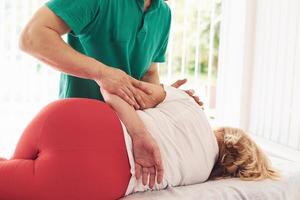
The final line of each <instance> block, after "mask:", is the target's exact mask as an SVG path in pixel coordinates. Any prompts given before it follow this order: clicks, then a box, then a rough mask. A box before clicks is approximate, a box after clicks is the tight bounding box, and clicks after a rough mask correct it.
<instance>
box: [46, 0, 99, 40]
mask: <svg viewBox="0 0 300 200" xmlns="http://www.w3.org/2000/svg"><path fill="white" fill-rule="evenodd" d="M100 2H101V0H50V1H48V2H47V3H46V6H47V7H48V8H49V9H50V10H52V11H53V12H54V13H55V14H56V15H57V16H58V17H60V18H61V19H62V20H63V21H64V22H65V23H66V24H67V25H68V26H69V28H70V29H71V30H72V32H73V33H75V35H80V34H82V33H83V32H84V30H85V28H87V26H88V25H89V24H90V23H91V22H92V21H93V19H95V17H96V16H97V14H98V12H99V9H100Z"/></svg>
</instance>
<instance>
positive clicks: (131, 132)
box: [128, 128, 148, 139]
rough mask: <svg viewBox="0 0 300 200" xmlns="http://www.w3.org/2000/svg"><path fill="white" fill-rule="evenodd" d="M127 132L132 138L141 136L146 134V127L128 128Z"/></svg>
mask: <svg viewBox="0 0 300 200" xmlns="http://www.w3.org/2000/svg"><path fill="white" fill-rule="evenodd" d="M128 133H129V135H130V137H131V138H132V139H138V138H143V137H144V136H145V135H146V134H148V132H147V130H146V128H140V129H138V128H135V129H131V130H130V129H128Z"/></svg>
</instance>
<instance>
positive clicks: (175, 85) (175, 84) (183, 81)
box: [171, 78, 187, 88]
mask: <svg viewBox="0 0 300 200" xmlns="http://www.w3.org/2000/svg"><path fill="white" fill-rule="evenodd" d="M186 82H187V79H186V78H185V79H181V80H178V81H176V82H175V83H173V84H172V85H171V86H172V87H175V88H179V87H180V86H182V85H183V84H185V83H186Z"/></svg>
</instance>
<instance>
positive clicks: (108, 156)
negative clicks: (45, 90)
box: [0, 83, 218, 200]
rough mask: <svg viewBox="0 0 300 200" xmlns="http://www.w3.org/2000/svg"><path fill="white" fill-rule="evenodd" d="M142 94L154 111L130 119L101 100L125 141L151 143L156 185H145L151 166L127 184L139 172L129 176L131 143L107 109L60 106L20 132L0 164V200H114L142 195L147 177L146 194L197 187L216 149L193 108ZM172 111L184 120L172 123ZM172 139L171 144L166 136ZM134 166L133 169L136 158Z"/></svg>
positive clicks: (159, 91) (161, 94) (169, 92)
mask: <svg viewBox="0 0 300 200" xmlns="http://www.w3.org/2000/svg"><path fill="white" fill-rule="evenodd" d="M146 84H148V83H146ZM148 86H149V87H151V89H153V91H154V92H153V94H152V96H151V97H152V98H153V99H154V100H155V101H149V102H146V106H147V107H148V108H149V107H153V106H155V105H157V104H158V105H157V106H156V108H153V109H147V110H145V111H138V112H136V111H135V110H134V108H133V107H132V106H130V105H129V104H127V103H126V102H125V101H124V100H122V99H121V98H119V97H118V96H116V95H112V94H109V93H107V92H105V91H102V92H103V94H104V98H105V99H106V101H107V102H108V103H109V104H110V105H111V106H112V107H113V108H114V109H115V110H116V112H117V114H118V115H119V117H120V119H121V120H122V121H123V122H124V124H125V125H126V126H127V129H128V133H129V134H130V135H133V134H136V135H139V134H140V133H145V134H142V137H150V138H152V139H153V138H154V139H153V140H152V141H153V143H154V144H157V145H158V146H159V148H160V149H161V155H162V160H163V163H161V164H162V165H163V166H164V167H163V168H164V170H165V175H164V176H162V174H163V173H162V171H159V170H160V169H158V172H157V173H158V181H157V182H161V183H162V184H160V185H159V184H155V185H154V184H153V183H152V182H151V181H152V180H153V178H154V177H155V174H156V171H155V170H157V169H156V168H155V166H149V170H148V171H143V173H142V176H143V178H142V180H141V179H139V182H135V178H136V176H137V178H139V177H140V176H141V172H140V171H138V170H141V168H139V167H136V169H135V168H134V166H133V163H132V162H133V160H132V152H131V151H130V149H131V146H130V141H131V140H130V138H128V137H129V136H128V135H127V133H126V129H125V128H123V129H122V126H121V123H120V120H119V119H118V117H117V115H116V113H115V112H114V111H113V110H112V109H111V108H109V106H107V105H106V104H103V103H101V102H99V101H96V100H89V99H66V100H60V101H56V102H54V103H52V104H50V105H48V106H47V107H46V108H44V109H43V110H42V111H41V112H40V113H39V114H38V115H37V116H36V117H35V119H34V120H33V121H32V122H31V123H30V124H29V126H28V127H27V128H26V130H25V132H24V133H23V135H22V137H21V139H20V141H19V143H18V145H17V148H16V151H15V153H14V156H13V157H12V159H11V160H5V161H1V162H0V177H1V178H0V199H12V200H14V199H24V200H26V199H31V200H32V199H33V200H35V199H44V200H47V199H70V198H76V199H86V198H87V197H88V199H117V198H120V197H121V196H124V195H125V194H129V193H131V192H134V191H141V190H145V189H147V188H148V187H143V185H142V184H141V182H144V184H146V183H147V182H148V180H147V178H148V174H149V173H150V180H149V181H150V182H151V184H150V187H153V186H155V188H156V189H161V188H164V187H166V186H167V185H173V186H175V185H182V184H191V183H197V182H203V181H205V180H206V179H207V178H208V176H209V174H210V171H211V169H212V167H213V165H214V162H215V160H216V158H217V154H218V148H217V143H216V140H215V138H214V137H213V134H212V131H211V129H210V127H209V125H208V122H207V120H206V118H205V117H204V115H203V112H202V110H201V108H200V106H199V105H198V104H197V103H196V102H195V101H194V100H193V98H191V97H189V95H187V94H186V93H185V92H183V91H181V90H178V89H175V88H171V87H165V89H166V91H164V88H163V87H162V86H159V85H155V84H149V85H148ZM151 102H155V105H153V104H151ZM161 102H162V103H161ZM175 106H179V107H183V109H181V108H179V107H178V109H177V108H176V107H175ZM176 109H177V110H176ZM168 110H169V111H170V112H169V113H165V114H164V115H159V112H163V111H168ZM180 110H181V111H183V112H184V113H177V114H176V115H175V116H172V112H173V111H176V112H177V111H180ZM137 113H138V115H137ZM168 114H170V115H168ZM151 115H152V116H151ZM128 117H130V118H128ZM156 117H157V118H156ZM172 117H174V118H173V119H172V121H168V119H171V118H172ZM154 120H155V121H154ZM173 120H175V121H173ZM199 120H201V121H200V122H199ZM130 121H131V122H130ZM156 123H158V124H156ZM174 123H176V124H174ZM172 131H175V132H174V133H173V136H171V135H167V134H170V133H172ZM186 131H188V132H186ZM175 133H176V134H177V135H176V136H175V135H174V134H175ZM179 134H181V135H179ZM183 134H184V135H183ZM124 135H125V138H126V142H125V140H124ZM180 138H181V139H180ZM183 138H185V140H186V141H183ZM155 140H156V141H157V143H156V142H155ZM167 140H168V142H164V141H167ZM179 140H182V141H179ZM172 142H176V144H174V146H172V145H171V144H172ZM199 144H200V145H199ZM201 145H204V146H201ZM168 149H169V150H170V151H172V152H170V154H168V152H167V151H168ZM133 153H134V152H133ZM150 153H155V152H150ZM167 156H170V157H167ZM143 157H144V156H143ZM190 158H192V160H191V159H190ZM135 161H136V163H135V164H136V165H135V166H138V164H140V163H138V162H139V158H137V159H136V160H135ZM142 164H144V163H142ZM152 170H154V173H153V172H152ZM135 171H136V172H135ZM153 174H154V176H153Z"/></svg>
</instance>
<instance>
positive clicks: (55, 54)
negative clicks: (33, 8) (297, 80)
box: [20, 6, 151, 107]
mask: <svg viewBox="0 0 300 200" xmlns="http://www.w3.org/2000/svg"><path fill="white" fill-rule="evenodd" d="M69 31H70V28H69V27H68V26H67V24H66V23H65V22H64V21H63V20H62V19H60V18H59V17H58V16H56V15H55V14H54V13H53V12H52V11H51V10H50V9H49V8H47V7H46V6H44V7H42V8H40V9H39V10H38V11H37V12H36V13H35V15H34V16H33V18H32V19H31V20H30V22H29V23H28V24H27V26H26V28H25V29H24V31H23V32H22V35H21V38H20V48H21V49H22V50H23V51H25V52H27V53H29V54H31V55H33V56H34V57H36V58H38V59H40V60H42V61H44V62H46V63H47V64H49V65H51V66H52V67H54V68H55V69H57V70H59V71H62V72H64V73H67V74H71V75H73V76H77V77H81V78H86V79H92V80H95V81H96V82H97V83H98V84H99V85H100V87H103V88H104V89H105V90H107V91H109V92H110V93H113V94H116V95H118V96H120V97H121V98H123V99H124V100H125V101H127V102H128V103H129V104H131V105H135V106H136V107H137V106H138V105H137V104H138V103H139V104H141V103H140V102H142V101H143V99H142V98H141V97H140V96H139V95H138V94H137V92H136V91H137V90H138V89H137V88H139V89H141V90H143V91H144V92H146V93H148V94H149V93H151V91H149V89H148V88H146V87H145V86H144V85H143V84H142V83H141V82H140V81H138V80H135V79H133V78H131V77H129V76H128V75H127V74H126V73H125V72H123V71H121V70H119V69H114V68H111V67H109V66H106V65H105V64H103V63H101V62H99V61H97V60H96V59H94V58H91V57H88V56H85V55H83V54H81V53H79V52H77V51H76V50H74V49H73V48H72V47H70V46H69V45H68V44H67V43H65V42H64V41H63V39H62V38H61V36H62V35H64V34H65V33H67V32H69Z"/></svg>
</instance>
